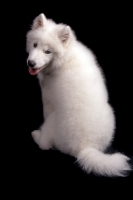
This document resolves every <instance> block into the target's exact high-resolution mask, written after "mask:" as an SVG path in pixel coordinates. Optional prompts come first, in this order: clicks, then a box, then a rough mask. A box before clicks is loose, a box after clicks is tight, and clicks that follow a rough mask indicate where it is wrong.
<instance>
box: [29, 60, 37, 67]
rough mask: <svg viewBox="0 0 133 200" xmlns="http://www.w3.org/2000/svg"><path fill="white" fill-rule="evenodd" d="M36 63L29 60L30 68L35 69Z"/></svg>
mask: <svg viewBox="0 0 133 200" xmlns="http://www.w3.org/2000/svg"><path fill="white" fill-rule="evenodd" d="M35 65H36V63H35V62H34V61H33V60H28V66H29V67H35Z"/></svg>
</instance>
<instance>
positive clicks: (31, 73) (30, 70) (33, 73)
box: [28, 66, 44, 75]
mask: <svg viewBox="0 0 133 200" xmlns="http://www.w3.org/2000/svg"><path fill="white" fill-rule="evenodd" d="M43 68H44V66H43V67H40V68H36V69H35V68H32V67H29V68H28V70H29V73H30V75H36V74H37V73H38V72H39V71H40V70H42V69H43Z"/></svg>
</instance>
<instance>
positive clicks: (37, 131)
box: [31, 130, 40, 145]
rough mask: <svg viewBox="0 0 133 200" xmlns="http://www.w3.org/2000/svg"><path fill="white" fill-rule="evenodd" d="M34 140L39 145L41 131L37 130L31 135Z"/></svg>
mask: <svg viewBox="0 0 133 200" xmlns="http://www.w3.org/2000/svg"><path fill="white" fill-rule="evenodd" d="M31 135H32V138H33V140H34V141H35V142H36V143H37V144H38V145H39V139H40V131H39V130H35V131H33V132H32V133H31Z"/></svg>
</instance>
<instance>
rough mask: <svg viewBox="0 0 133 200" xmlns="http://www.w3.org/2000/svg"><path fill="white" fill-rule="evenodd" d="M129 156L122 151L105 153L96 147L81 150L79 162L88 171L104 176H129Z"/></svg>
mask: <svg viewBox="0 0 133 200" xmlns="http://www.w3.org/2000/svg"><path fill="white" fill-rule="evenodd" d="M128 160H129V158H128V157H127V156H125V155H123V154H121V153H115V154H105V153H103V152H100V151H98V150H96V149H94V148H86V149H83V150H82V151H80V153H79V154H78V157H77V162H78V163H79V164H80V166H81V167H82V168H83V169H84V170H85V171H86V172H87V173H90V172H94V173H96V174H98V175H102V176H110V177H113V176H127V175H128V174H127V172H128V171H130V170H131V167H130V165H129V164H128V162H127V161H128Z"/></svg>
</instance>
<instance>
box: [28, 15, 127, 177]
mask: <svg viewBox="0 0 133 200" xmlns="http://www.w3.org/2000/svg"><path fill="white" fill-rule="evenodd" d="M35 43H36V44H37V46H36V47H34V44H35ZM47 51H50V53H47ZM27 52H28V53H29V56H28V59H27V62H28V61H29V60H32V61H34V62H35V63H36V65H35V66H34V67H33V69H31V67H29V72H35V73H34V74H36V73H38V78H39V82H40V86H41V91H42V101H43V105H44V107H43V111H44V118H45V122H44V123H43V124H42V126H41V127H40V129H39V130H35V131H33V132H32V137H33V139H34V141H35V142H36V143H37V144H38V145H39V147H40V148H41V149H43V150H48V149H50V148H52V147H55V148H57V149H58V150H60V151H61V152H63V153H66V154H69V155H72V156H74V157H76V158H77V162H78V163H79V165H80V166H81V167H82V168H83V169H84V170H85V171H86V172H87V173H89V172H94V173H96V174H99V175H103V176H125V175H126V173H125V172H127V171H129V170H130V169H131V168H130V166H129V164H128V162H127V161H128V160H129V158H128V157H126V156H125V155H123V154H121V153H115V154H105V153H104V151H105V150H106V148H107V147H108V146H109V145H110V144H111V141H112V139H113V136H114V130H115V118H114V113H113V109H112V108H111V106H110V105H109V103H108V93H107V89H106V85H105V81H104V77H103V74H102V71H101V69H100V67H99V66H98V64H97V61H96V59H95V56H94V55H93V53H92V52H91V51H90V50H89V49H88V48H87V47H86V46H84V45H83V44H82V43H81V42H79V41H78V40H77V39H76V36H75V34H74V32H73V31H72V29H71V28H70V27H69V26H67V25H64V24H56V23H55V22H54V21H52V20H49V19H47V18H46V17H45V15H44V14H40V15H39V16H38V17H36V18H35V19H34V21H33V25H32V28H31V30H30V31H29V32H28V33H27ZM30 70H31V71H30Z"/></svg>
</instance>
